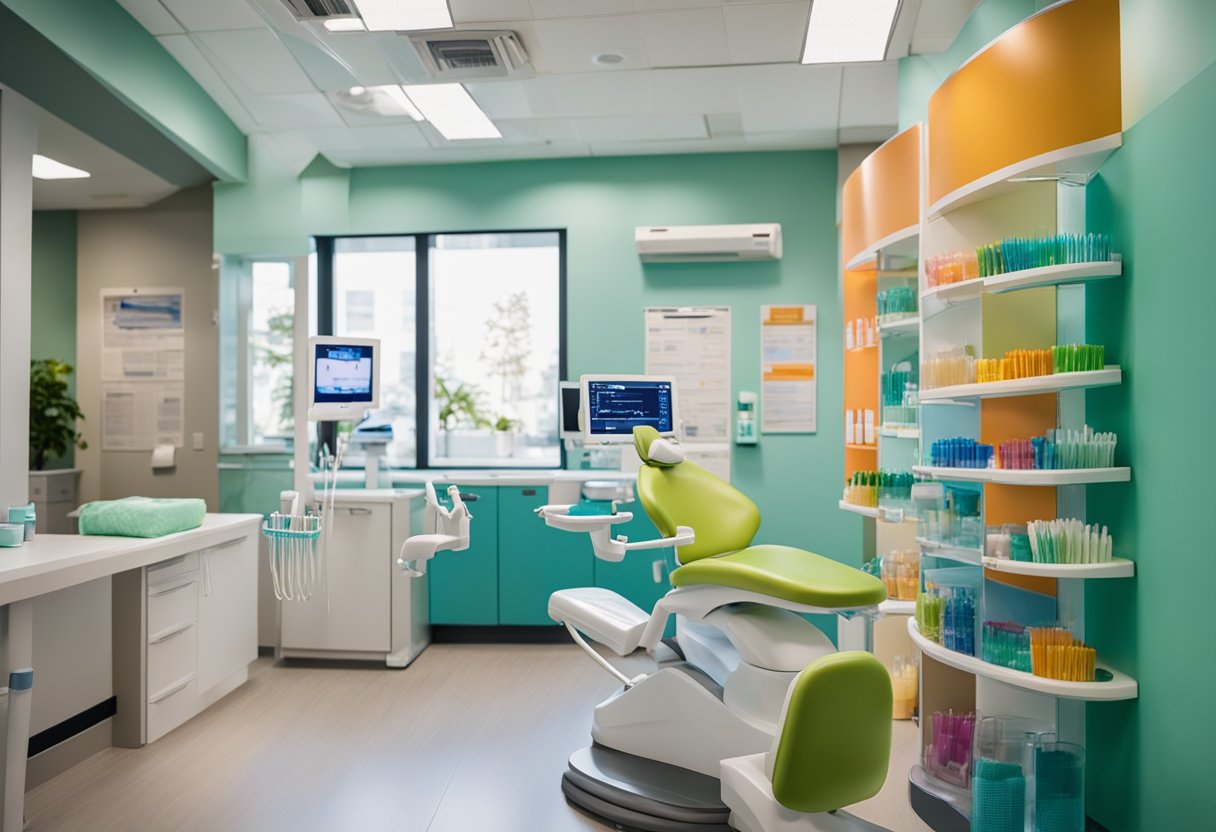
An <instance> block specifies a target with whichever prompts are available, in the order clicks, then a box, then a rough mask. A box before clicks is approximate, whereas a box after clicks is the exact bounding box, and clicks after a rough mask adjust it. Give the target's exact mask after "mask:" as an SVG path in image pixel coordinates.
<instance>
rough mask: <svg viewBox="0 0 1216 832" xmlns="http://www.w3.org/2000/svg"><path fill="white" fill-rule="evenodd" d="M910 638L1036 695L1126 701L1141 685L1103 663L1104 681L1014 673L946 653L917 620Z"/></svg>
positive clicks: (940, 656)
mask: <svg viewBox="0 0 1216 832" xmlns="http://www.w3.org/2000/svg"><path fill="white" fill-rule="evenodd" d="M908 635H909V636H911V637H912V641H913V642H915V644H916V646H917V647H919V648H920V650H921V652H922V653H924V654H925V655H927V656H932V657H933V658H934V659H937V660H938V661H939V662H941V663H942V664H947V665H950V666H951V667H957V668H958V669H959V670H964V671H966V672H968V673H971V674H974V675H976V676H981V677H983V678H985V679H995V680H996V681H998V682H1003V683H1005V684H1007V685H1011V686H1013V687H1015V688H1021V689H1022V690H1028V691H1031V692H1033V693H1044V694H1047V695H1048V696H1054V697H1056V698H1058V699H1083V700H1085V701H1087V702H1118V701H1121V700H1124V699H1135V698H1136V697H1137V696H1138V695H1139V692H1140V688H1139V685H1137V683H1136V680H1135V679H1133V678H1132V677H1130V676H1128V675H1126V674H1123V673H1120V672H1119V671H1117V670H1113V669H1111V668H1109V667H1106V666H1104V665H1102V664H1099V665H1098V667H1097V675H1101V676H1105V675H1106V674H1109V675H1110V679H1109V680H1108V681H1104V682H1062V681H1060V680H1058V679H1048V678H1046V677H1043V676H1035V675H1034V674H1033V673H1026V672H1024V671H1021V670H1012V669H1010V668H1008V667H1001V666H999V665H995V664H989V663H988V662H986V661H984V660H982V659H979V658H976V657H975V656H967V655H964V654H963V653H958V652H956V651H954V650H947V649H946V648H945V647H942V646H941V645H940V644H938V643H936V642H933V641H930V640H929V639H927V638H925V637H924V636H922V635H921V634H920V631H919V630H917V629H916V621H915V619H909V621H908Z"/></svg>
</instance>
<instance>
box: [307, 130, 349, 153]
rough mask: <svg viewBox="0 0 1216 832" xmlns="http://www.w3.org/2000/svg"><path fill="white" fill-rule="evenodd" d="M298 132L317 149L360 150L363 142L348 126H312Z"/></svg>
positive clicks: (323, 150) (324, 150) (325, 151)
mask: <svg viewBox="0 0 1216 832" xmlns="http://www.w3.org/2000/svg"><path fill="white" fill-rule="evenodd" d="M299 133H300V134H301V135H302V136H304V137H305V138H307V139H308V140H309V141H311V142H312V143H313V145H314V146H315V147H316V148H317V150H319V151H321V152H322V153H327V152H329V151H331V150H362V149H363V144H362V143H361V142H360V141H359V139H358V137H357V136H356V135H355V133H354V131H352V130H351V129H350V128H348V127H314V128H311V129H307V130H300V131H299Z"/></svg>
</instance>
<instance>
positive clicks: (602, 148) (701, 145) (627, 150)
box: [591, 139, 748, 156]
mask: <svg viewBox="0 0 1216 832" xmlns="http://www.w3.org/2000/svg"><path fill="white" fill-rule="evenodd" d="M747 149H748V147H747V143H746V142H744V141H743V139H676V140H673V141H666V142H596V143H595V144H593V145H591V154H592V155H593V156H663V155H667V154H674V153H732V152H735V151H739V150H747Z"/></svg>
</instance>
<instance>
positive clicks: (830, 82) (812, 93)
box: [728, 64, 840, 130]
mask: <svg viewBox="0 0 1216 832" xmlns="http://www.w3.org/2000/svg"><path fill="white" fill-rule="evenodd" d="M728 71H729V72H730V74H731V76H732V78H733V79H734V84H735V91H736V92H737V93H738V95H739V111H740V112H741V113H743V114H744V115H748V114H764V113H772V114H783V113H805V114H808V115H812V116H814V117H815V118H816V119H817V122H818V124H819V125H820V126H821V127H824V128H831V129H833V130H835V129H836V122H837V114H838V112H839V109H840V68H839V67H834V66H802V65H801V64H775V65H771V66H737V67H731V68H730V69H729V70H728Z"/></svg>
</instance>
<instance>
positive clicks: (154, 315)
mask: <svg viewBox="0 0 1216 832" xmlns="http://www.w3.org/2000/svg"><path fill="white" fill-rule="evenodd" d="M185 356H186V318H185V291H184V290H183V289H181V288H170V289H164V288H143V287H137V288H124V289H102V290H101V382H102V383H101V397H102V406H101V447H102V450H104V451H150V450H152V448H153V447H155V446H156V445H161V444H167V445H174V446H176V447H179V448H180V447H181V446H182V439H183V433H184V432H185V428H184V425H185V384H184V381H185V377H186V369H185V368H186V361H185Z"/></svg>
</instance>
